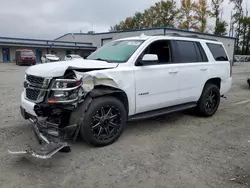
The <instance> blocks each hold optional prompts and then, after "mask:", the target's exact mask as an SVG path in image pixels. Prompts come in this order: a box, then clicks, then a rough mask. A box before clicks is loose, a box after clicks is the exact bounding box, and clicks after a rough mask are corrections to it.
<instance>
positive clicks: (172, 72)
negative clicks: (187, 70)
mask: <svg viewBox="0 0 250 188" xmlns="http://www.w3.org/2000/svg"><path fill="white" fill-rule="evenodd" d="M178 72H179V71H178V70H177V69H172V70H169V71H168V73H169V74H176V73H178Z"/></svg>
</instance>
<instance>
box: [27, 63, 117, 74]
mask: <svg viewBox="0 0 250 188" xmlns="http://www.w3.org/2000/svg"><path fill="white" fill-rule="evenodd" d="M117 65H118V63H108V62H106V61H98V60H84V59H76V60H74V61H58V62H54V63H45V64H39V65H35V66H31V67H29V68H28V69H27V70H26V74H31V75H36V76H40V77H59V76H63V75H64V73H65V71H66V70H68V69H70V70H88V69H89V70H98V69H109V68H115V67H117Z"/></svg>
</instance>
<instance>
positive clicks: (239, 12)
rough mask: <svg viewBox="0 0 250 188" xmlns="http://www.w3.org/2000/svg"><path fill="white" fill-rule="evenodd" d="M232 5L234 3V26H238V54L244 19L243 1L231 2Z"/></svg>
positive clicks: (233, 0) (236, 31)
mask: <svg viewBox="0 0 250 188" xmlns="http://www.w3.org/2000/svg"><path fill="white" fill-rule="evenodd" d="M229 1H230V3H234V10H235V13H234V15H233V19H234V20H233V24H234V25H236V30H235V33H236V34H235V37H236V53H240V33H241V21H240V20H241V18H242V17H243V5H242V3H243V0H229Z"/></svg>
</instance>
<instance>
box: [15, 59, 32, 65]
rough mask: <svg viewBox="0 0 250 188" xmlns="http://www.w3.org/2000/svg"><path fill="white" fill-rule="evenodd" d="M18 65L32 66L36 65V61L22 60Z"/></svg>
mask: <svg viewBox="0 0 250 188" xmlns="http://www.w3.org/2000/svg"><path fill="white" fill-rule="evenodd" d="M19 64H20V65H34V64H36V61H25V60H22V61H20V62H19Z"/></svg>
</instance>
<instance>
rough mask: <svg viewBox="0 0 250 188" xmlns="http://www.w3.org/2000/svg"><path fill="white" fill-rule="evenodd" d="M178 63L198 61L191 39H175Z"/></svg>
mask: <svg viewBox="0 0 250 188" xmlns="http://www.w3.org/2000/svg"><path fill="white" fill-rule="evenodd" d="M176 44H177V48H178V54H179V57H178V59H179V63H194V62H199V58H198V56H197V51H196V47H195V43H194V42H192V41H176Z"/></svg>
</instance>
